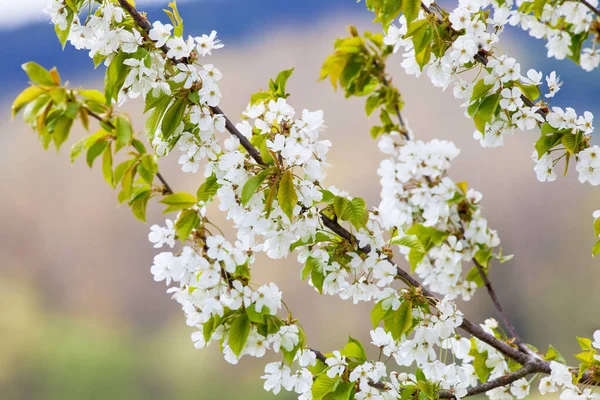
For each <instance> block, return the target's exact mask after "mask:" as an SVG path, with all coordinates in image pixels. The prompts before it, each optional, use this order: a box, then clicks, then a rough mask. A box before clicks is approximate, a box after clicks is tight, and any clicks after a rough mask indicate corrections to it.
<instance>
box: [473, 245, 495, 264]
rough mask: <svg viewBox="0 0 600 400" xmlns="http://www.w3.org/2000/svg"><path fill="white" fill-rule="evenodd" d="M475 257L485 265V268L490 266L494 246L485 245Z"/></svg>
mask: <svg viewBox="0 0 600 400" xmlns="http://www.w3.org/2000/svg"><path fill="white" fill-rule="evenodd" d="M474 258H475V261H477V262H478V263H479V264H481V266H483V267H484V268H488V267H489V265H490V259H491V258H492V248H491V247H484V248H482V249H479V250H478V251H477V252H476V253H475V256H474Z"/></svg>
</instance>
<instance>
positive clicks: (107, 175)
mask: <svg viewBox="0 0 600 400" xmlns="http://www.w3.org/2000/svg"><path fill="white" fill-rule="evenodd" d="M111 147H112V146H110V145H109V146H106V150H104V154H103V155H102V175H103V176H104V180H105V181H106V182H107V183H108V184H109V185H110V186H112V187H113V188H114V187H115V181H114V177H113V170H112V165H113V158H112V148H111Z"/></svg>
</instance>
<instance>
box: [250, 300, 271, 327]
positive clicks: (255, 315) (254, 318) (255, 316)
mask: <svg viewBox="0 0 600 400" xmlns="http://www.w3.org/2000/svg"><path fill="white" fill-rule="evenodd" d="M267 310H268V308H267V307H263V309H262V310H261V312H256V308H255V307H254V304H251V305H250V307H246V314H247V315H248V319H249V320H250V322H254V323H255V324H264V323H265V314H264V313H265V312H266V311H267Z"/></svg>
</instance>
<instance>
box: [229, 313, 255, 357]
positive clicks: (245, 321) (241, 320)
mask: <svg viewBox="0 0 600 400" xmlns="http://www.w3.org/2000/svg"><path fill="white" fill-rule="evenodd" d="M249 334H250V319H249V318H248V315H247V314H245V313H244V314H240V315H239V316H238V317H237V318H235V319H234V320H233V323H232V324H231V328H230V329H229V336H228V343H229V347H231V350H232V351H233V353H234V354H235V355H236V356H239V355H240V354H242V350H243V349H244V345H245V344H246V341H247V340H248V335H249Z"/></svg>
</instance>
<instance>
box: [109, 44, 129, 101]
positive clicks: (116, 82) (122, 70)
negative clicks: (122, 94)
mask: <svg viewBox="0 0 600 400" xmlns="http://www.w3.org/2000/svg"><path fill="white" fill-rule="evenodd" d="M128 57H129V55H128V54H126V53H124V52H118V53H117V55H116V56H115V58H113V60H112V61H111V63H110V65H109V66H108V68H107V69H106V77H105V78H104V87H105V93H104V96H105V98H106V104H107V105H110V103H111V100H112V99H114V100H117V98H118V96H119V91H120V90H121V88H122V87H123V84H124V83H125V78H127V74H128V72H129V67H128V66H127V65H125V64H124V62H125V59H126V58H128Z"/></svg>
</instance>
